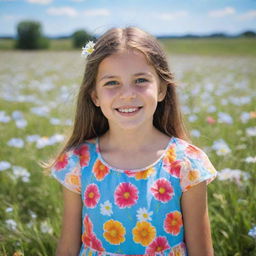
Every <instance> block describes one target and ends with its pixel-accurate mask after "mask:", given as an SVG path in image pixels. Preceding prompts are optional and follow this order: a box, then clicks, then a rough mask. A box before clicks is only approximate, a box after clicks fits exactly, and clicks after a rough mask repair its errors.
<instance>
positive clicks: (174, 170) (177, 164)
mask: <svg viewBox="0 0 256 256" xmlns="http://www.w3.org/2000/svg"><path fill="white" fill-rule="evenodd" d="M181 167H182V161H181V160H176V161H174V162H172V163H170V164H164V170H166V171H167V172H168V173H170V174H171V175H172V176H174V177H176V178H179V177H180V169H181Z"/></svg>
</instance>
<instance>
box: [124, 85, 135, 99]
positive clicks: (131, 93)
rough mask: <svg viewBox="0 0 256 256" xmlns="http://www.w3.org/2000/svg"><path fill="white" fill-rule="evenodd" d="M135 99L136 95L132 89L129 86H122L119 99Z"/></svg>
mask: <svg viewBox="0 0 256 256" xmlns="http://www.w3.org/2000/svg"><path fill="white" fill-rule="evenodd" d="M135 98H136V93H135V92H134V90H133V88H131V86H129V85H128V86H123V88H122V91H121V94H120V99H122V100H124V99H135Z"/></svg>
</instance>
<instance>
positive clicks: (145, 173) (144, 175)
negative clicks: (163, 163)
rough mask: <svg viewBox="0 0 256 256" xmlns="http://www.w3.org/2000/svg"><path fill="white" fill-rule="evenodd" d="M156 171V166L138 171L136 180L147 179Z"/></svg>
mask: <svg viewBox="0 0 256 256" xmlns="http://www.w3.org/2000/svg"><path fill="white" fill-rule="evenodd" d="M154 172H155V170H154V168H152V167H151V168H149V169H147V170H145V171H140V172H137V173H136V174H135V178H136V180H142V179H147V177H148V176H149V175H150V174H152V173H154Z"/></svg>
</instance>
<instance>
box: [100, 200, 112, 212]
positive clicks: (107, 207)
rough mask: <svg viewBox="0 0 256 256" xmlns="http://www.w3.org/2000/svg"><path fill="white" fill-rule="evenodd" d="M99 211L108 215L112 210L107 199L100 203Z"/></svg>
mask: <svg viewBox="0 0 256 256" xmlns="http://www.w3.org/2000/svg"><path fill="white" fill-rule="evenodd" d="M100 213H101V214H102V215H108V216H110V215H111V214H113V212H112V204H111V203H110V202H109V201H108V200H107V201H106V202H105V203H104V204H100Z"/></svg>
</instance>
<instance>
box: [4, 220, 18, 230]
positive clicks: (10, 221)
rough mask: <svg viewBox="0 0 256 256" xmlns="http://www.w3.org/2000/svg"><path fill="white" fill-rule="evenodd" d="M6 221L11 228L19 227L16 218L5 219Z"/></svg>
mask: <svg viewBox="0 0 256 256" xmlns="http://www.w3.org/2000/svg"><path fill="white" fill-rule="evenodd" d="M5 223H6V224H7V228H8V229H11V230H16V228H17V223H16V221H15V220H12V219H8V220H6V221H5Z"/></svg>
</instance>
